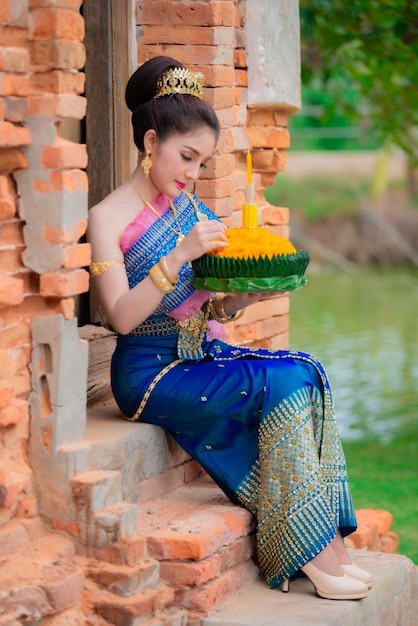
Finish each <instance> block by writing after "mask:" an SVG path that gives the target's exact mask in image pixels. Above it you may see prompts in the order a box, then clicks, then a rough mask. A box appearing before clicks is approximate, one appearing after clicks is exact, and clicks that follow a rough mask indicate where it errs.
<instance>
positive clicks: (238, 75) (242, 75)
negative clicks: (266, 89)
mask: <svg viewBox="0 0 418 626" xmlns="http://www.w3.org/2000/svg"><path fill="white" fill-rule="evenodd" d="M234 82H235V85H236V86H237V87H248V73H247V70H235V72H234Z"/></svg>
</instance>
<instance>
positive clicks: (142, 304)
mask: <svg viewBox="0 0 418 626" xmlns="http://www.w3.org/2000/svg"><path fill="white" fill-rule="evenodd" d="M114 213H115V208H114V207H111V209H109V207H108V206H106V205H97V206H96V207H93V208H92V209H91V210H90V214H89V227H88V240H89V242H90V244H91V247H92V261H93V262H96V263H97V262H101V261H107V262H109V261H110V262H112V264H111V265H110V266H109V268H108V269H107V270H106V271H105V272H103V273H102V274H101V275H100V276H98V277H97V278H95V279H94V280H95V281H96V282H95V290H96V293H97V297H98V299H99V302H100V304H101V305H102V307H103V310H104V312H105V315H106V318H107V320H108V321H109V323H110V324H111V325H112V327H113V328H114V329H115V330H116V331H117V332H118V333H120V334H122V335H125V334H128V333H129V332H130V331H131V330H132V329H133V328H135V327H136V326H138V325H139V324H140V323H141V322H143V321H144V320H145V319H146V318H147V317H149V316H150V315H151V314H152V313H153V312H154V311H155V309H156V308H157V306H158V305H159V303H160V302H161V300H162V298H163V296H164V293H163V292H162V291H161V290H160V289H159V288H158V286H157V285H156V284H155V283H154V281H153V280H152V278H151V277H150V276H149V275H148V276H147V277H146V278H144V279H143V280H142V281H141V282H140V283H138V285H136V286H135V287H133V288H132V289H129V283H128V278H127V276H126V272H125V268H124V265H123V254H122V251H121V249H120V246H119V237H120V235H119V233H120V232H121V231H122V230H123V229H122V228H121V227H120V225H118V223H117V222H115V218H114ZM224 230H225V226H224V225H223V224H222V223H221V222H218V221H215V220H209V221H207V222H199V223H197V224H195V225H194V227H193V229H192V230H191V231H190V233H189V234H188V235H187V237H185V239H184V240H183V241H182V242H181V243H180V245H178V246H176V247H175V248H174V249H173V250H172V251H171V252H170V253H169V254H167V256H166V257H165V259H166V266H167V268H168V269H169V271H170V273H171V274H173V275H174V276H176V275H177V274H178V272H179V271H180V269H181V267H182V266H183V265H184V263H187V262H188V261H192V260H193V259H196V258H198V257H199V256H201V255H202V254H204V253H205V252H207V251H208V250H210V249H211V248H213V247H214V241H216V246H217V247H219V246H220V245H226V237H225V235H224Z"/></svg>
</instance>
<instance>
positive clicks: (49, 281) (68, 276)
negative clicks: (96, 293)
mask: <svg viewBox="0 0 418 626" xmlns="http://www.w3.org/2000/svg"><path fill="white" fill-rule="evenodd" d="M88 290H89V274H88V272H86V271H85V270H82V269H79V270H69V271H63V272H60V273H57V274H42V275H41V277H40V282H39V293H40V295H41V296H44V297H45V298H66V297H68V296H74V295H77V294H80V293H85V292H86V291H88Z"/></svg>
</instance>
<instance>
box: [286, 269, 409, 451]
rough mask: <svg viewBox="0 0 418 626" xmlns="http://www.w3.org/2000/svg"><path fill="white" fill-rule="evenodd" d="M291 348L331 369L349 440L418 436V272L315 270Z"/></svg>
mask: <svg viewBox="0 0 418 626" xmlns="http://www.w3.org/2000/svg"><path fill="white" fill-rule="evenodd" d="M307 276H308V284H307V285H306V287H304V288H303V289H301V290H300V291H296V292H294V293H292V295H291V301H290V302H291V304H290V307H291V308H290V345H291V348H293V349H297V350H302V351H304V352H310V353H311V354H313V355H314V356H316V357H317V358H318V359H319V360H320V361H321V362H322V363H323V364H324V366H325V369H326V371H327V372H328V375H329V378H330V381H331V386H332V389H333V394H334V400H335V405H336V412H337V419H338V423H339V429H340V434H341V437H342V439H343V440H353V439H370V438H372V439H375V440H381V441H388V440H391V439H392V438H394V437H396V436H398V435H405V434H406V435H408V436H411V437H416V436H417V435H418V271H417V270H416V269H396V270H393V269H390V270H388V269H378V270H373V269H359V270H358V271H357V272H356V273H355V274H353V275H351V274H345V273H341V272H340V271H337V270H336V271H328V272H327V271H321V272H320V273H314V272H308V274H307Z"/></svg>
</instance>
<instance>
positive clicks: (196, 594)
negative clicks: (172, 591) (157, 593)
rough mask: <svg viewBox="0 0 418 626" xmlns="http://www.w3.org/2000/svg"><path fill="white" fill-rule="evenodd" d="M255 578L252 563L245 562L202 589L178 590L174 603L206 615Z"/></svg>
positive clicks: (255, 570)
mask: <svg viewBox="0 0 418 626" xmlns="http://www.w3.org/2000/svg"><path fill="white" fill-rule="evenodd" d="M257 576H258V568H257V567H256V566H255V565H254V563H253V562H252V561H246V562H245V563H240V564H239V565H237V566H236V567H234V568H231V569H230V570H227V571H226V572H224V573H223V574H221V576H220V577H219V578H216V579H215V580H212V581H211V582H209V583H207V584H206V585H203V586H202V587H192V588H190V589H186V590H179V591H178V592H177V593H176V601H177V603H179V604H181V606H183V607H184V608H186V609H188V610H192V611H201V612H202V613H204V614H205V615H206V614H207V613H208V612H209V611H211V610H212V609H213V608H214V607H215V606H216V605H218V604H220V603H221V602H222V601H223V600H225V598H227V597H228V596H230V595H232V594H233V593H234V591H236V590H237V589H239V588H240V587H242V586H243V585H245V584H246V583H247V582H249V581H252V580H255V579H256V577H257Z"/></svg>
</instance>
